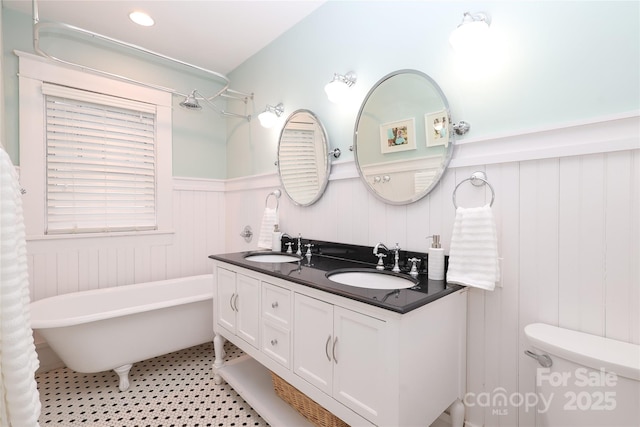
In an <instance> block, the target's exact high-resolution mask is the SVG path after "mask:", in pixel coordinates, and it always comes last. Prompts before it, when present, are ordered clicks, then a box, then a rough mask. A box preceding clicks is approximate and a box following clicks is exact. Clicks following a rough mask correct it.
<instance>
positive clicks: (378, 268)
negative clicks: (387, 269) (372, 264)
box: [376, 254, 386, 270]
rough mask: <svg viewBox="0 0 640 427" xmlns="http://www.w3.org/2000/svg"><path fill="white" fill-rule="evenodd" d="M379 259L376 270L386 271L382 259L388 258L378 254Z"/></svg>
mask: <svg viewBox="0 0 640 427" xmlns="http://www.w3.org/2000/svg"><path fill="white" fill-rule="evenodd" d="M376 256H377V257H378V264H376V270H384V261H383V260H382V258H386V255H385V254H376Z"/></svg>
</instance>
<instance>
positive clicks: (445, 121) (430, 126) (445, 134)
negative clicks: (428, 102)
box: [424, 110, 450, 147]
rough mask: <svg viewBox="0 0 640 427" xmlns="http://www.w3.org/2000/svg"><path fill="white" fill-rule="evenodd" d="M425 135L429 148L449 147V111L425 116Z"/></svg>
mask: <svg viewBox="0 0 640 427" xmlns="http://www.w3.org/2000/svg"><path fill="white" fill-rule="evenodd" d="M424 126H425V133H426V135H427V147H437V146H439V145H444V146H445V147H447V146H448V145H449V131H450V129H449V128H450V123H449V115H448V114H447V110H441V111H436V112H435V113H427V114H425V115H424Z"/></svg>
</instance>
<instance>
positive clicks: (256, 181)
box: [225, 115, 640, 427]
mask: <svg viewBox="0 0 640 427" xmlns="http://www.w3.org/2000/svg"><path fill="white" fill-rule="evenodd" d="M639 129H640V127H639V126H638V116H637V115H633V116H632V117H626V118H616V119H612V120H602V121H600V122H596V123H585V124H574V125H571V126H567V127H563V128H560V129H555V130H551V129H545V130H541V131H536V132H530V133H527V134H521V135H515V136H503V137H500V138H499V140H500V141H499V143H498V142H496V141H495V140H486V141H475V142H473V143H468V144H460V146H458V147H456V150H459V151H457V152H456V154H454V160H453V161H452V167H450V168H449V169H448V171H447V172H446V173H445V175H444V177H443V180H442V181H441V182H440V183H439V184H438V186H437V187H436V188H435V190H434V191H433V192H431V193H430V194H429V195H428V196H427V197H425V198H424V199H422V200H420V201H419V202H416V203H413V204H411V205H407V206H392V205H387V204H384V203H382V202H380V201H379V200H378V199H377V198H376V197H374V196H373V195H372V194H371V193H369V191H367V189H366V188H365V187H364V185H363V184H362V183H361V181H360V179H359V178H358V176H357V173H356V169H355V165H354V164H353V162H349V161H346V162H343V161H341V162H336V163H334V166H333V168H332V174H331V182H330V183H329V185H328V187H327V191H326V193H325V194H324V196H323V197H322V198H321V199H320V200H319V201H318V202H317V203H316V204H314V205H312V206H310V207H299V206H296V205H294V204H292V203H291V202H290V200H289V199H288V198H287V196H286V195H285V194H283V196H282V197H281V199H280V208H279V217H280V225H281V229H282V230H283V231H284V232H286V233H288V234H290V235H292V236H296V235H297V234H298V233H301V234H302V235H303V236H304V237H306V238H311V239H318V240H325V241H337V242H345V243H353V244H361V245H369V246H373V245H375V244H376V243H377V242H384V243H385V244H387V245H390V244H391V245H393V244H394V243H396V242H398V243H399V244H400V247H402V248H404V249H411V250H417V251H426V249H427V247H428V244H429V241H428V240H426V236H428V235H432V234H440V235H441V236H442V243H443V247H444V249H445V253H448V250H449V243H450V239H451V232H452V228H453V221H454V217H455V209H454V207H453V204H452V200H451V196H452V192H453V190H454V188H455V186H456V184H457V183H459V182H460V181H462V180H463V179H465V178H468V177H470V175H471V174H472V173H473V172H475V171H477V170H482V171H484V172H485V173H486V174H487V178H488V180H489V182H490V183H491V185H492V186H493V187H494V189H495V192H496V197H495V202H494V204H493V212H494V215H495V219H496V225H497V229H498V240H499V242H498V244H499V251H500V256H501V257H502V262H501V270H502V287H498V288H496V290H495V291H493V292H487V291H482V290H477V289H471V291H470V295H469V303H468V340H467V392H468V393H469V395H468V399H467V403H469V405H468V406H467V415H466V420H467V426H483V425H484V426H511V427H512V426H516V425H517V426H533V425H535V416H536V414H535V408H526V406H525V405H521V406H519V407H514V406H508V407H503V406H497V407H494V406H488V405H486V400H484V401H483V400H482V399H478V396H479V395H480V393H484V397H485V398H486V396H487V395H488V396H490V397H491V398H493V397H494V396H496V395H500V394H501V395H503V396H506V397H507V398H509V397H510V396H515V397H514V400H513V401H515V402H517V401H518V400H517V397H518V396H523V397H524V396H525V395H526V393H533V392H534V391H535V372H536V368H537V367H538V365H537V364H536V362H535V361H534V360H533V359H531V358H529V357H527V356H525V355H524V353H523V352H524V350H525V349H528V348H530V346H529V344H528V342H527V340H526V338H525V336H524V333H523V328H524V327H525V326H526V325H527V324H529V323H533V322H546V323H549V324H552V325H558V326H561V327H566V328H569V329H575V330H579V331H584V332H588V333H592V334H595V335H600V336H606V337H610V338H615V339H618V340H622V341H627V342H632V343H640V266H639V264H638V259H640V248H639V246H640V243H639V242H640V135H639V132H640V131H639ZM550 140H551V141H550ZM514 146H516V147H518V148H517V149H514ZM483 147H484V149H483ZM279 186H280V183H279V180H278V178H277V176H276V174H275V172H274V174H268V175H261V176H254V177H248V178H245V179H237V180H231V181H228V182H227V191H226V198H225V200H226V204H227V228H226V229H227V236H226V242H227V246H226V247H227V250H228V251H229V252H234V251H239V250H248V249H255V248H256V243H257V238H254V239H253V240H252V242H251V243H246V242H245V241H244V239H243V238H242V237H240V232H241V231H242V229H243V227H244V226H245V225H250V226H251V227H252V228H253V229H254V230H259V227H260V221H261V216H262V212H263V210H264V204H265V198H266V196H267V194H269V192H270V191H272V190H273V189H274V188H278V187H279ZM490 200H491V191H490V189H488V188H486V186H485V187H479V188H477V187H474V186H473V185H470V184H469V185H462V186H460V187H459V189H458V193H457V201H458V204H459V205H460V206H463V207H471V206H480V205H482V204H485V203H488V202H489V201H490ZM270 203H271V202H270ZM372 257H373V256H372ZM372 261H375V260H372ZM416 339H419V337H416ZM434 351H438V350H437V349H434ZM483 402H485V404H483Z"/></svg>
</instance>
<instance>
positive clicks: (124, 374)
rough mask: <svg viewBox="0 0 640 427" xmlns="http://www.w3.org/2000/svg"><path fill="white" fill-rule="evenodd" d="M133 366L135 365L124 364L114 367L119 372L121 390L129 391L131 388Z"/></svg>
mask: <svg viewBox="0 0 640 427" xmlns="http://www.w3.org/2000/svg"><path fill="white" fill-rule="evenodd" d="M131 366H133V365H131V364H129V365H122V366H120V367H119V368H115V369H114V372H115V373H116V374H118V377H119V378H120V385H119V386H118V388H119V389H120V391H127V390H128V389H129V371H130V370H131Z"/></svg>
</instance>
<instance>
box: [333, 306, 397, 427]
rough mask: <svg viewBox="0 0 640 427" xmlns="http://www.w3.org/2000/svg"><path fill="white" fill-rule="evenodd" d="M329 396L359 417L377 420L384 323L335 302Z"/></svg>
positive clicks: (382, 403)
mask: <svg viewBox="0 0 640 427" xmlns="http://www.w3.org/2000/svg"><path fill="white" fill-rule="evenodd" d="M333 310H334V323H333V329H334V335H335V349H334V352H333V357H334V360H333V363H334V366H333V397H334V398H335V399H336V400H338V401H340V402H342V403H343V404H345V405H346V406H348V407H349V408H351V409H353V410H354V411H356V412H357V413H359V414H360V415H362V416H363V417H365V418H367V419H368V420H369V421H372V422H373V423H374V424H380V421H381V419H380V417H381V415H382V416H384V414H381V413H380V411H381V410H383V408H384V407H385V404H388V402H385V399H388V398H389V397H390V396H386V393H385V385H386V384H385V379H384V374H383V373H384V372H385V365H386V363H388V362H389V361H388V360H387V359H386V357H385V355H386V354H387V351H386V349H385V344H386V342H387V341H388V340H386V339H385V337H384V335H385V326H386V323H385V322H384V321H382V320H379V319H376V318H373V317H370V316H366V315H364V314H360V313H357V312H355V311H351V310H347V309H345V308H342V307H338V306H335V307H334V308H333Z"/></svg>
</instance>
